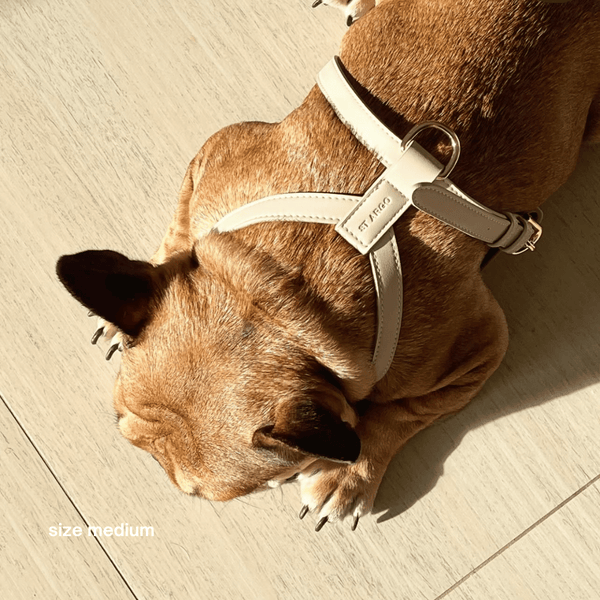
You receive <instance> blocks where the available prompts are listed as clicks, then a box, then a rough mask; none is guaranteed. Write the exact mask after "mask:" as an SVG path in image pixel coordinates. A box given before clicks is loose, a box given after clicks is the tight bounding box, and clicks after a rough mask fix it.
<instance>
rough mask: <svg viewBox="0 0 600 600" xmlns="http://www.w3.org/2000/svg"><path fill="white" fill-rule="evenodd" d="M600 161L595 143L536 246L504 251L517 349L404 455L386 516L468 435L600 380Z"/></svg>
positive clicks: (500, 295) (495, 275)
mask: <svg viewBox="0 0 600 600" xmlns="http://www.w3.org/2000/svg"><path fill="white" fill-rule="evenodd" d="M599 165H600V146H595V147H593V148H587V149H585V150H584V151H583V152H582V156H581V159H580V161H579V165H578V167H577V169H576V172H575V173H574V174H573V176H572V177H571V179H570V180H569V182H568V183H567V184H566V185H565V186H563V188H561V190H560V191H559V192H558V193H557V194H555V195H554V196H553V197H552V198H551V199H550V200H549V201H548V202H547V203H545V204H544V210H545V218H544V221H543V225H544V236H543V237H542V240H541V241H540V242H539V244H538V250H537V251H536V252H535V253H531V252H528V253H527V254H524V255H522V256H517V257H510V256H506V255H501V256H499V257H498V258H496V259H495V260H494V261H492V263H491V264H490V265H489V266H488V267H487V268H486V272H485V277H484V278H485V280H486V282H487V284H488V285H489V287H490V289H491V290H492V292H493V293H494V295H495V297H496V298H497V299H498V301H499V303H500V305H501V306H502V308H503V309H504V311H505V313H506V316H507V320H508V324H509V330H510V338H511V339H510V347H509V351H508V353H507V356H506V358H505V360H504V362H503V364H502V365H501V366H500V368H499V369H498V371H497V372H496V373H495V374H494V375H493V376H492V378H491V379H490V380H489V381H488V382H487V384H486V386H485V387H484V389H483V390H482V392H480V394H479V395H478V396H477V397H476V398H475V399H474V400H473V401H472V402H471V404H470V405H469V406H467V407H466V408H465V409H464V410H463V411H462V412H461V413H460V414H459V415H458V416H457V417H452V418H449V419H447V420H445V421H442V422H441V423H439V424H436V425H433V426H432V427H430V428H429V429H427V430H425V431H423V432H421V433H419V434H418V435H416V436H415V437H414V438H413V439H412V440H411V441H409V442H408V444H406V446H405V447H404V448H403V449H402V450H401V451H400V452H399V453H398V455H397V456H396V457H395V458H394V460H393V461H392V463H391V464H390V467H389V468H388V471H387V473H386V476H385V478H384V480H383V483H382V485H381V487H380V489H379V493H378V496H377V499H376V501H375V506H374V511H373V512H374V513H375V514H379V517H378V522H383V521H386V520H388V519H390V518H393V517H395V516H397V515H399V514H401V513H402V512H404V511H405V510H407V509H409V508H410V507H411V506H412V505H413V504H415V503H416V502H417V501H418V500H419V499H421V498H423V497H424V496H425V495H427V494H428V493H429V492H430V491H431V490H432V489H433V488H434V486H435V484H436V482H437V481H438V479H439V478H440V477H441V475H442V474H443V471H444V462H445V461H446V459H447V458H448V456H450V454H452V452H453V451H454V450H455V448H456V447H457V446H458V445H459V444H460V440H461V439H462V438H463V437H464V436H465V434H466V433H467V432H469V431H471V430H473V429H476V428H477V427H480V426H482V425H484V424H485V423H488V422H490V421H492V420H494V419H497V418H500V417H502V416H504V415H506V414H510V413H513V412H517V411H520V410H523V409H526V408H530V407H533V406H537V405H539V404H542V403H544V402H547V401H549V400H552V399H554V398H558V397H561V396H564V395H566V394H569V393H572V392H575V391H577V390H579V389H582V388H584V387H587V386H589V385H591V384H593V383H596V382H597V381H598V380H600V369H599V368H598V365H600V342H599V340H600V310H599V304H600V303H599V302H598V299H599V298H600V250H599V249H600V234H599V233H598V226H597V224H598V223H600V169H599ZM517 392H518V393H517ZM499 399H501V400H499ZM380 513H381V514H380Z"/></svg>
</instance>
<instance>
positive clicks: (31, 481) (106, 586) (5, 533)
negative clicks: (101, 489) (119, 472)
mask: <svg viewBox="0 0 600 600" xmlns="http://www.w3.org/2000/svg"><path fill="white" fill-rule="evenodd" d="M0 455H1V456H2V460H0V481H1V482H2V485H1V486H0V502H1V507H2V510H0V572H1V573H2V576H1V577H0V597H2V598H6V599H8V600H21V599H22V600H30V599H31V598H44V599H48V600H51V599H54V598H56V599H60V598H80V597H83V592H85V597H86V598H90V599H91V598H94V599H97V600H104V599H105V598H115V600H117V599H119V600H120V599H123V600H125V599H127V600H131V599H133V598H134V596H133V594H132V593H131V591H130V590H129V589H128V588H127V584H126V583H125V582H124V581H123V580H122V579H121V577H120V575H119V573H118V571H117V570H116V569H115V567H114V565H113V564H112V563H111V561H110V558H109V557H108V556H107V555H106V553H105V552H104V551H103V549H102V547H101V545H100V544H99V543H98V542H97V541H96V539H95V538H94V537H93V536H92V537H90V536H89V535H87V524H86V523H85V521H84V520H83V519H82V518H81V515H80V514H79V513H78V512H77V510H76V507H74V506H73V505H72V504H71V502H70V500H69V498H68V497H67V495H66V494H65V491H64V490H63V489H61V487H60V485H59V484H58V482H57V481H56V480H55V479H54V477H53V476H52V473H51V472H50V471H49V469H48V467H47V465H46V464H45V463H44V461H43V459H42V458H41V457H40V456H39V454H38V453H37V452H36V450H35V448H34V447H33V446H32V444H31V441H30V440H29V439H28V437H27V436H26V434H25V433H24V432H23V431H22V429H21V428H20V427H19V425H18V424H17V422H16V421H15V419H14V417H13V415H12V413H11V412H10V411H9V409H8V408H7V406H6V404H5V403H4V401H3V399H2V398H0ZM59 523H63V524H64V525H67V524H69V526H70V527H71V528H72V527H79V528H80V531H76V533H81V535H80V536H73V535H71V536H66V535H65V536H64V537H62V536H59V535H56V536H50V527H57V528H58V526H59ZM60 532H61V533H63V532H64V533H65V534H66V533H69V534H72V530H69V531H66V530H63V528H62V526H61V528H60ZM56 533H57V534H58V530H57V532H56Z"/></svg>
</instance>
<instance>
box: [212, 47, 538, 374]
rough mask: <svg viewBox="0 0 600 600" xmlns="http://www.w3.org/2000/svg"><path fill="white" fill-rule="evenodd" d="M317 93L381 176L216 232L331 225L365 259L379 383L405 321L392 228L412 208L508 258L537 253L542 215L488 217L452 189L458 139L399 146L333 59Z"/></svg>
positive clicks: (267, 204) (269, 207) (245, 214)
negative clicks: (440, 149) (351, 191)
mask: <svg viewBox="0 0 600 600" xmlns="http://www.w3.org/2000/svg"><path fill="white" fill-rule="evenodd" d="M318 83H319V87H320V89H321V91H322V93H323V94H324V96H325V97H326V98H327V100H328V102H329V103H330V104H331V106H332V107H333V109H334V110H335V112H336V114H337V116H338V118H339V119H340V120H341V121H342V122H343V123H344V124H345V125H346V126H347V127H348V128H349V129H350V130H351V131H352V133H353V134H354V136H355V137H356V138H357V139H358V140H359V141H360V142H361V143H362V144H363V145H364V146H366V147H367V148H368V149H369V150H371V151H372V152H373V153H374V154H375V156H376V157H377V158H378V160H379V161H380V162H381V163H383V164H384V165H385V167H386V170H385V171H384V172H383V174H382V175H381V176H380V177H379V178H378V179H377V181H375V183H373V185H372V186H371V187H370V188H369V189H368V190H367V191H366V193H365V194H364V195H363V196H352V195H345V194H329V193H296V194H279V195H276V196H269V197H267V198H263V199H261V200H257V201H255V202H251V203H250V204H246V205H245V206H242V207H240V208H238V209H236V210H234V211H232V212H231V213H229V214H228V215H226V216H225V217H223V218H222V219H221V220H220V221H219V222H218V223H217V224H216V225H215V226H214V228H213V231H216V232H226V231H234V230H236V229H241V228H243V227H247V226H249V225H253V224H256V223H263V222H267V221H302V222H307V223H324V224H330V225H335V230H336V231H337V232H338V233H339V234H340V235H341V236H342V237H343V238H344V239H345V240H346V241H347V242H348V243H350V244H351V245H352V246H353V247H354V248H356V249H357V250H358V251H359V252H361V253H362V254H365V255H368V256H369V259H370V262H371V268H372V271H373V279H374V281H375V288H376V291H377V319H378V326H377V338H376V342H375V350H374V353H373V367H374V370H375V375H376V378H377V380H380V379H382V378H383V377H384V376H385V374H386V373H387V371H388V369H389V368H390V366H391V364H392V360H393V358H394V355H395V353H396V345H397V342H398V336H399V334H400V324H401V320H402V270H401V263H400V255H399V253H398V246H397V244H396V238H395V235H394V229H393V225H394V223H395V222H396V221H397V220H398V219H399V218H400V217H401V216H402V215H403V214H404V213H405V212H406V211H407V210H408V209H409V208H410V207H412V206H414V207H416V208H418V209H419V210H421V211H423V212H426V213H427V214H429V215H431V216H433V217H435V218H436V219H438V220H440V221H442V222H444V223H446V224H447V225H451V226H452V227H454V228H455V229H458V230H459V231H462V232H463V233H465V234H467V235H469V236H471V237H474V238H476V239H478V240H481V241H483V242H485V243H486V244H488V245H489V246H490V247H491V248H497V249H500V250H502V251H504V252H506V253H508V254H520V253H522V252H525V251H526V250H534V249H535V244H536V242H537V241H538V240H539V239H540V237H541V234H542V228H541V226H540V225H539V223H538V221H539V215H541V211H539V212H536V213H535V214H533V213H532V214H529V215H525V216H523V215H519V214H514V213H499V212H496V211H493V210H491V209H489V208H487V207H485V206H483V205H482V204H480V203H479V202H477V201H476V200H474V199H473V198H471V197H470V196H468V195H467V194H465V193H464V192H463V191H462V190H460V189H459V188H458V187H456V186H455V185H454V184H453V183H452V182H451V181H450V179H449V176H450V174H451V172H452V170H453V169H454V167H455V166H456V163H457V162H458V159H459V156H460V142H459V139H458V137H457V136H456V134H455V133H454V132H453V131H452V130H451V129H449V128H448V127H446V126H445V125H442V124H441V123H437V122H434V121H427V122H424V123H420V124H419V125H417V126H416V127H414V128H413V129H411V130H410V131H409V132H408V134H407V135H406V136H405V138H404V140H401V139H400V138H398V137H397V136H396V135H394V134H393V133H392V132H391V131H390V130H389V129H388V128H387V127H386V126H385V125H384V124H383V123H382V122H381V121H380V120H379V119H378V118H377V117H376V116H375V115H374V114H373V113H372V112H371V111H370V110H369V109H368V108H367V107H366V106H365V104H363V102H362V101H361V100H360V98H359V97H358V95H357V94H356V92H355V91H354V89H353V88H352V85H351V83H350V82H349V80H348V79H347V78H346V76H345V74H344V72H343V70H342V64H341V61H340V59H339V58H338V57H337V56H336V57H335V58H334V59H332V60H331V61H330V62H329V63H328V64H327V65H326V66H325V68H324V69H323V70H322V71H321V73H320V74H319V77H318ZM429 128H435V129H439V130H441V131H443V132H444V133H445V134H446V135H447V136H448V137H449V139H450V143H451V145H452V156H451V158H450V160H449V162H448V164H447V165H445V166H444V165H441V164H440V163H439V162H438V161H437V160H436V159H435V158H434V157H433V156H431V155H430V154H429V153H428V152H427V151H425V150H424V149H423V148H422V147H421V146H419V144H417V143H416V141H415V138H416V137H417V135H418V134H419V133H420V132H421V131H423V130H425V129H429Z"/></svg>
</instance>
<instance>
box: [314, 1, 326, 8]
mask: <svg viewBox="0 0 600 600" xmlns="http://www.w3.org/2000/svg"><path fill="white" fill-rule="evenodd" d="M319 4H323V0H315V1H314V2H313V3H312V7H313V8H317V6H319Z"/></svg>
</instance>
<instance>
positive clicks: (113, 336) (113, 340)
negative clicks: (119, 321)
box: [89, 312, 123, 360]
mask: <svg viewBox="0 0 600 600" xmlns="http://www.w3.org/2000/svg"><path fill="white" fill-rule="evenodd" d="M89 316H90V317H92V316H94V313H92V312H90V313H89ZM100 338H103V339H105V340H110V341H109V342H108V351H107V353H106V360H110V359H111V358H112V356H113V354H114V353H115V352H116V351H117V350H119V352H122V351H123V334H122V333H121V332H120V331H119V329H118V328H117V327H115V326H114V325H113V324H112V323H109V322H108V321H105V320H104V319H103V318H101V317H98V322H97V323H96V330H95V331H94V335H93V336H92V340H91V342H92V344H94V345H96V344H97V343H98V340H99V339H100Z"/></svg>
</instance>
